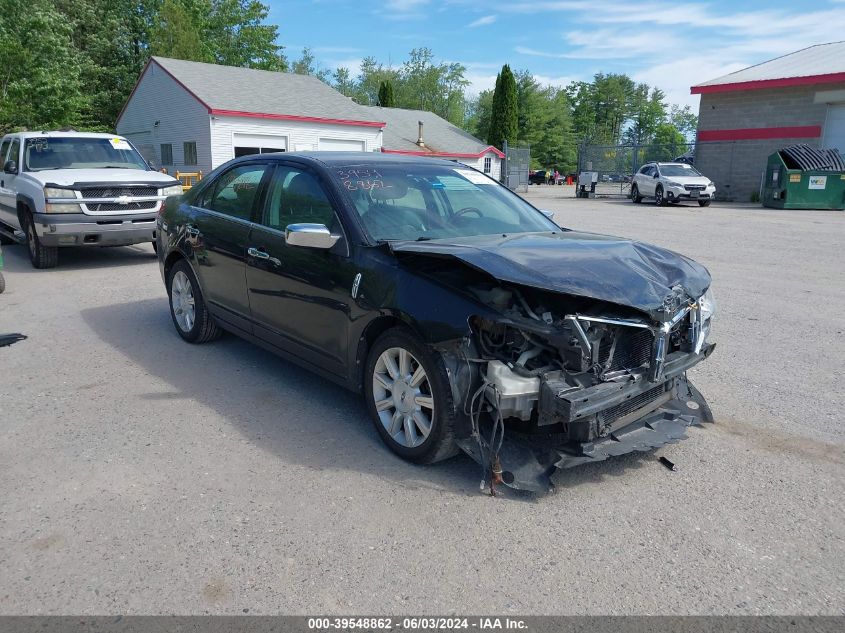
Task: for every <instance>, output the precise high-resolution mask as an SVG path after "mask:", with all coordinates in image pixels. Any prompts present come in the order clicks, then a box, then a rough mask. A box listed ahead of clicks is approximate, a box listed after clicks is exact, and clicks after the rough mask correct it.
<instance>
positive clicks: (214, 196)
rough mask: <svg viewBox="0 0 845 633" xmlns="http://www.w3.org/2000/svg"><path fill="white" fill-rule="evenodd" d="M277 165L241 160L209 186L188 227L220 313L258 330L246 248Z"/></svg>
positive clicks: (197, 266)
mask: <svg viewBox="0 0 845 633" xmlns="http://www.w3.org/2000/svg"><path fill="white" fill-rule="evenodd" d="M270 172H271V169H270V168H269V166H268V163H266V162H260V161H256V162H249V163H240V164H238V165H235V166H233V167H232V168H231V169H229V170H227V171H225V172H223V173H221V174H220V175H219V176H218V177H217V178H216V179H215V181H214V182H213V183H209V184H208V185H207V186H206V187H204V189H203V191H202V192H201V193H200V195H199V196H198V197H197V198H196V199H195V200H194V205H193V206H192V207H191V208H190V214H189V217H187V218H186V224H185V226H184V228H183V230H184V232H185V239H186V241H187V242H188V243H189V244H190V246H191V249H190V250H191V251H192V253H193V260H194V262H193V263H194V270H195V271H196V273H197V275H198V276H199V280H200V285H201V286H202V290H203V293H204V294H205V299H206V301H207V302H208V306H209V309H210V310H211V312H212V313H213V314H214V316H215V317H216V318H218V319H220V320H221V321H225V322H226V323H228V324H229V325H234V326H236V327H238V328H240V329H242V330H246V331H247V332H251V331H252V326H251V321H250V311H249V300H248V298H247V293H246V265H245V258H246V248H247V238H248V237H249V232H250V228H251V226H252V218H253V214H254V213H255V210H256V209H257V206H258V204H259V200H260V199H261V190H262V187H263V186H265V185H266V180H267V178H269V175H270Z"/></svg>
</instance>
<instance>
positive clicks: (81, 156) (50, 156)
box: [23, 136, 149, 171]
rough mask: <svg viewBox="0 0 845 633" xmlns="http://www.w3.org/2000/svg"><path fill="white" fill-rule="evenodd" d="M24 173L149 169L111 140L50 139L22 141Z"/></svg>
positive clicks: (125, 143) (137, 156) (122, 142)
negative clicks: (53, 170) (24, 143)
mask: <svg viewBox="0 0 845 633" xmlns="http://www.w3.org/2000/svg"><path fill="white" fill-rule="evenodd" d="M23 160H24V169H25V170H26V171H44V170H46V169H107V168H110V167H111V168H115V169H144V170H147V169H149V166H148V165H147V163H146V161H145V160H144V159H143V158H142V157H141V155H140V154H139V153H138V152H137V151H135V148H134V147H132V145H130V144H129V141H127V140H125V139H122V138H118V137H114V138H102V137H51V136H39V137H34V138H28V139H26V145H25V146H24V158H23Z"/></svg>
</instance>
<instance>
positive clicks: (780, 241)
mask: <svg viewBox="0 0 845 633" xmlns="http://www.w3.org/2000/svg"><path fill="white" fill-rule="evenodd" d="M564 195H571V194H570V192H569V190H568V188H564V187H555V188H551V187H548V188H546V187H531V190H530V192H529V194H528V197H529V198H530V199H532V200H533V201H534V202H535V203H537V204H538V206H540V207H543V208H548V209H553V210H555V211H556V212H557V214H556V217H557V219H558V221H559V222H561V223H562V224H564V225H567V226H571V227H577V228H582V229H586V230H594V231H599V232H607V233H612V234H617V235H625V236H632V237H636V238H641V239H645V240H648V241H651V242H654V243H657V244H660V245H663V246H667V247H669V248H673V249H675V250H678V251H681V252H683V253H685V254H688V255H690V256H692V257H694V258H695V259H698V260H699V261H701V262H702V263H704V264H705V265H707V266H708V267H709V269H710V271H711V273H712V274H713V276H714V279H715V286H714V287H715V292H716V297H717V300H718V302H719V310H720V312H719V315H718V322H717V326H716V336H717V340H718V341H719V345H720V347H719V348H718V349H717V350H716V352H715V354H714V355H713V357H712V358H711V359H710V361H708V362H707V363H705V364H704V365H703V366H700V367H699V368H697V369H696V370H694V372H693V373H692V376H693V379H694V381H695V382H696V384H697V386H698V387H699V388H700V389H701V390H702V392H703V393H704V394H705V396H706V397H707V398H708V399H709V401H710V403H711V404H712V407H713V410H714V413H715V415H716V418H717V424H715V425H711V426H708V427H706V428H702V429H691V430H690V433H689V435H690V438H689V439H688V440H687V441H685V442H682V443H680V444H677V445H672V446H668V447H665V448H664V449H661V450H660V451H658V453H657V454H656V455H655V454H635V455H629V456H625V457H622V458H617V459H615V460H612V461H609V462H605V463H602V464H596V465H592V466H587V467H583V468H580V469H577V470H572V471H568V472H565V473H563V474H559V475H558V476H557V478H556V483H557V486H558V491H557V493H556V494H554V495H550V496H545V497H540V498H530V497H526V498H519V497H517V498H513V497H512V498H507V499H503V498H499V499H491V498H489V497H486V496H482V495H481V494H479V492H478V480H479V476H478V469H477V467H476V465H475V464H474V463H472V462H471V461H470V460H469V459H468V458H463V457H460V458H455V459H453V460H450V461H448V462H446V463H442V464H439V465H436V466H432V467H415V466H412V465H409V464H406V463H404V462H402V461H401V460H399V459H398V458H396V457H394V456H392V455H391V454H390V453H389V452H388V451H387V449H386V448H384V447H383V446H382V444H381V442H380V440H379V439H378V436H377V434H376V432H375V431H374V429H373V428H372V427H371V425H370V422H369V421H368V420H367V418H366V415H365V411H364V408H363V406H362V404H361V403H360V401H359V399H358V398H357V397H356V396H354V395H352V394H349V393H347V392H345V391H343V390H342V389H340V388H338V387H336V386H334V385H333V384H331V383H329V382H326V381H324V380H322V379H320V378H316V377H315V376H313V375H311V374H309V373H307V372H305V371H303V370H300V369H298V368H297V367H295V366H293V365H291V364H289V363H287V362H285V361H283V360H280V359H278V358H276V357H274V356H272V355H270V354H269V353H266V352H264V351H262V350H260V349H258V348H256V347H254V346H252V345H250V344H248V343H245V342H242V341H240V340H238V339H235V338H233V337H227V338H225V339H223V340H221V341H219V342H217V343H213V344H210V345H205V346H190V345H187V344H184V343H182V342H181V340H180V339H179V338H178V337H177V335H176V333H175V332H174V330H173V326H172V324H171V322H170V317H169V314H168V311H167V302H166V298H165V292H164V288H163V285H162V282H161V279H160V278H159V273H158V267H157V263H156V260H155V258H154V256H153V254H152V250H151V249H150V248H149V247H148V246H144V247H131V248H117V249H103V250H100V249H95V250H76V251H62V253H61V256H60V260H61V263H60V268H58V269H56V270H52V271H36V270H33V269H32V268H31V267H30V266H29V263H28V261H27V260H25V255H24V250H23V247H20V246H13V247H8V248H6V249H4V254H5V257H6V271H5V274H6V279H7V285H8V289H7V291H6V293H5V294H4V295H2V296H0V331H21V332H23V333H25V334H28V335H29V336H30V338H29V340H27V341H25V342H23V343H19V344H17V345H15V346H13V347H10V348H5V349H0V360H2V364H0V367H2V381H0V419H2V430H3V434H2V436H0V467H1V468H2V478H0V499H2V500H3V501H2V511H0V570H2V572H0V578H2V580H0V613H2V614H23V613H45V614H48V613H49V614H56V613H61V614H74V613H85V614H108V613H133V614H140V613H145V614H152V613H176V614H198V613H227V614H240V613H243V612H246V611H247V610H248V612H249V613H251V614H252V613H262V614H270V613H285V614H294V613H296V614H304V613H308V614H321V613H347V614H349V613H372V614H408V613H440V614H443V613H450V612H459V613H491V612H495V613H502V614H506V615H507V614H609V613H612V614H627V613H636V614H669V613H672V614H722V613H732V614H761V613H765V614H798V613H802V614H822V613H824V614H843V613H845V543H844V542H843V541H845V509H843V502H844V501H845V494H843V490H845V450H843V447H845V441H843V439H842V434H843V430H845V428H844V427H845V416H844V415H843V409H844V408H845V396H843V390H842V387H841V385H842V382H843V379H845V376H843V368H845V317H843V315H845V283H843V271H845V255H844V254H843V251H844V249H843V247H844V246H845V213H842V212H778V211H769V210H762V209H758V208H752V207H729V206H722V205H716V206H713V207H711V208H709V209H699V207H697V206H695V207H693V206H685V207H680V208H679V207H670V208H665V209H658V208H656V207H654V206H651V205H643V206H634V205H632V204H631V203H630V202H627V201H625V202H623V201H608V200H589V201H586V200H584V201H582V200H575V199H573V198H564V197H563V196H564ZM661 454H663V455H666V456H667V457H669V459H671V460H672V461H674V462H675V463H676V464H677V465H678V468H679V470H678V472H670V471H668V470H667V469H665V468H664V467H663V466H661V465H660V464H659V463H658V462H657V460H656V456H657V455H661Z"/></svg>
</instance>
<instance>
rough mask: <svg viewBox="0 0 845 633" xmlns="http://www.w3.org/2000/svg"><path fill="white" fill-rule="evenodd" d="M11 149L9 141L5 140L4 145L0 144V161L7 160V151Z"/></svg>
mask: <svg viewBox="0 0 845 633" xmlns="http://www.w3.org/2000/svg"><path fill="white" fill-rule="evenodd" d="M8 151H9V141H8V140H6V141H3V145H0V162H3V163H5V161H6V152H8Z"/></svg>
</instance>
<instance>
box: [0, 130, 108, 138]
mask: <svg viewBox="0 0 845 633" xmlns="http://www.w3.org/2000/svg"><path fill="white" fill-rule="evenodd" d="M9 136H19V137H21V138H33V137H44V136H49V137H55V138H68V137H69V138H123V137H122V136H121V135H120V134H106V133H104V132H73V131H65V130H42V131H30V132H12V133H10V134H9Z"/></svg>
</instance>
